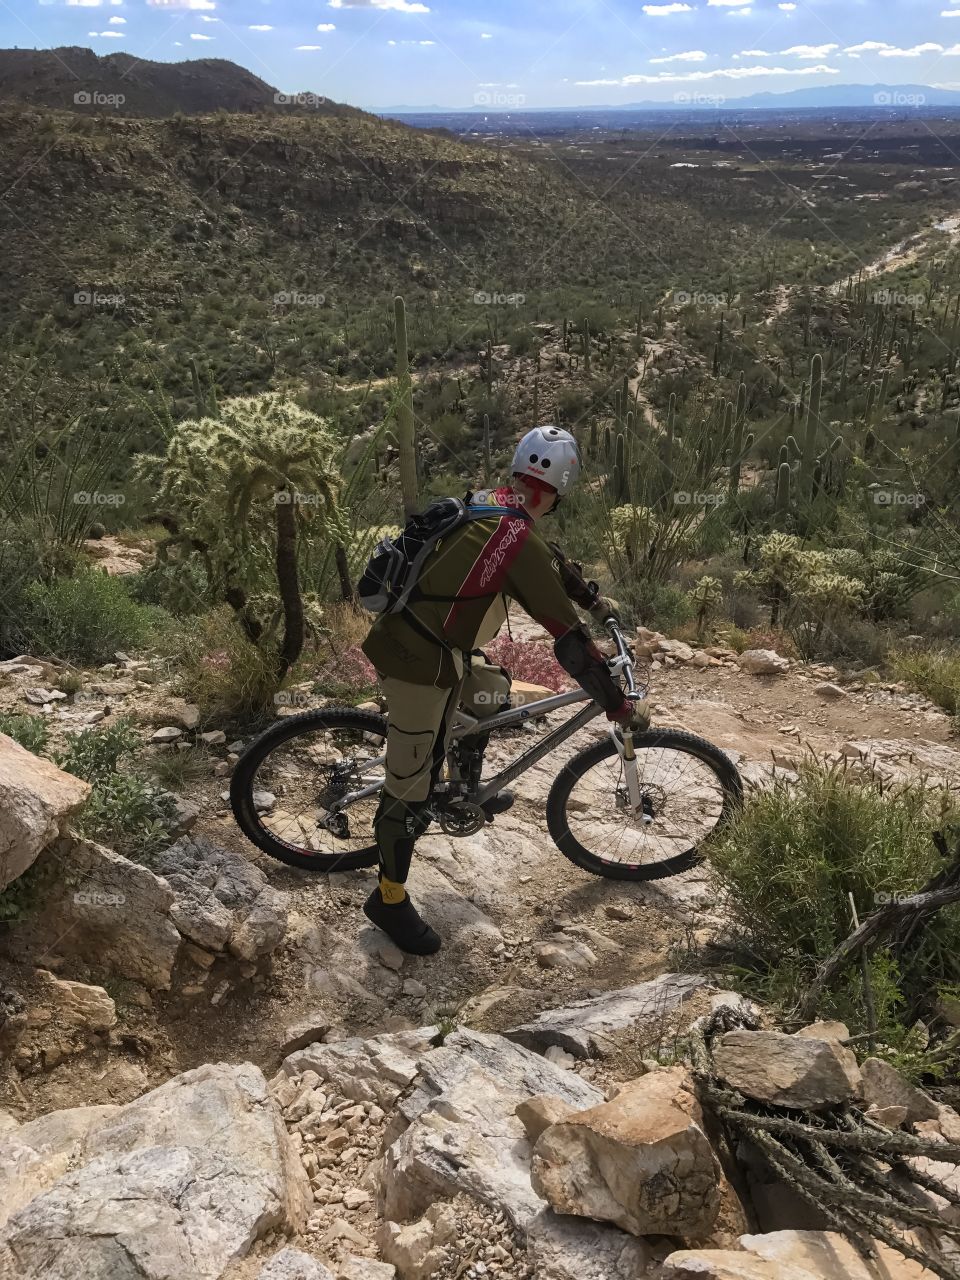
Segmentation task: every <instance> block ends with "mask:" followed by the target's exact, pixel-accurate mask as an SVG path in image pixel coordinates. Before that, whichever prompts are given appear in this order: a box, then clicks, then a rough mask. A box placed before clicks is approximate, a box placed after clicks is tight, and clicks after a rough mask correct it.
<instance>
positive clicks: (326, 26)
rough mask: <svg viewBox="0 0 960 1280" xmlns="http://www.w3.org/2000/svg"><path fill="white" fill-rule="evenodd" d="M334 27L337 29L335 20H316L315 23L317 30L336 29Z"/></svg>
mask: <svg viewBox="0 0 960 1280" xmlns="http://www.w3.org/2000/svg"><path fill="white" fill-rule="evenodd" d="M336 29H337V24H336V23H335V22H318V23H317V30H318V31H336Z"/></svg>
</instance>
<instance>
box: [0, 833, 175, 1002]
mask: <svg viewBox="0 0 960 1280" xmlns="http://www.w3.org/2000/svg"><path fill="white" fill-rule="evenodd" d="M36 866H37V874H38V875H40V874H42V875H43V894H42V895H40V896H39V898H38V901H37V903H36V906H35V909H34V910H32V911H31V912H30V913H29V915H28V916H25V917H24V918H23V919H22V920H18V921H16V922H15V923H14V924H13V925H12V926H11V927H10V929H9V930H8V931H7V932H6V933H4V934H2V935H0V949H2V950H3V951H5V952H6V954H8V955H11V956H14V957H16V958H18V959H21V960H22V959H23V957H25V956H29V955H30V954H31V953H32V954H34V955H37V956H41V955H48V956H51V955H71V956H77V957H79V958H80V959H82V960H85V961H87V963H89V964H90V966H91V967H92V968H93V969H94V970H95V971H96V972H97V973H106V974H114V975H116V976H117V977H121V978H130V979H131V980H132V981H134V982H139V983H141V984H142V985H143V986H145V987H149V988H150V989H152V990H158V989H159V990H165V989H167V988H168V987H169V986H170V982H171V975H172V972H173V966H174V964H175V962H176V959H177V952H178V950H179V947H180V934H179V932H178V931H177V928H176V926H175V925H174V923H173V921H172V920H171V918H170V908H171V906H172V904H173V901H174V894H173V891H172V890H171V888H170V886H169V885H168V884H167V882H166V881H165V880H163V879H161V877H160V876H158V875H156V874H155V873H154V872H153V871H152V870H150V868H149V867H143V866H140V865H139V863H136V862H130V861H129V860H128V859H127V858H124V857H122V856H121V855H120V854H119V853H114V852H113V850H111V849H106V848H104V847H103V846H102V845H98V844H95V843H93V841H90V840H78V839H75V838H72V837H70V836H69V835H68V836H63V837H61V838H60V839H58V840H56V841H54V843H53V844H52V845H51V846H50V847H49V849H47V850H45V851H44V853H43V854H42V855H41V857H40V858H39V859H38V860H37V864H36Z"/></svg>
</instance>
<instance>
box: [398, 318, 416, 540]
mask: <svg viewBox="0 0 960 1280" xmlns="http://www.w3.org/2000/svg"><path fill="white" fill-rule="evenodd" d="M393 316H394V323H395V325H396V336H397V448H398V450H399V453H400V493H401V495H402V497H403V514H404V516H406V517H408V518H409V517H410V516H412V515H413V513H414V512H415V511H416V509H417V506H418V505H419V504H418V501H417V444H416V432H415V428H414V421H413V380H412V378H411V377H410V358H409V353H408V348H407V308H406V305H405V304H404V301H403V298H402V297H400V296H399V295H398V296H397V297H396V298H394V300H393Z"/></svg>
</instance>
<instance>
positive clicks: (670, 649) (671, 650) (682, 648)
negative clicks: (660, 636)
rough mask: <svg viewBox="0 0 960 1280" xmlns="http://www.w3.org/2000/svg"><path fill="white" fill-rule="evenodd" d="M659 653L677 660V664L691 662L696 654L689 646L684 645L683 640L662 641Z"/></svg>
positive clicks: (658, 648)
mask: <svg viewBox="0 0 960 1280" xmlns="http://www.w3.org/2000/svg"><path fill="white" fill-rule="evenodd" d="M657 651H658V652H659V653H665V654H667V655H668V656H669V657H671V658H675V659H676V661H677V662H689V661H690V659H691V658H692V657H693V654H694V651H693V649H691V648H690V646H689V645H688V644H684V643H683V641H682V640H661V641H660V643H659V645H658V646H657Z"/></svg>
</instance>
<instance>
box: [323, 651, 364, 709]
mask: <svg viewBox="0 0 960 1280" xmlns="http://www.w3.org/2000/svg"><path fill="white" fill-rule="evenodd" d="M314 688H315V690H316V692H317V693H320V694H324V695H325V696H326V697H328V698H337V699H338V700H340V701H342V702H364V701H366V699H368V698H370V697H372V696H373V694H374V693H375V692H376V688H377V673H376V671H375V670H374V668H373V664H372V663H371V662H370V660H369V659H368V658H367V657H366V655H365V654H364V653H363V651H362V649H360V647H359V645H351V646H350V647H349V648H348V649H345V650H343V651H342V652H341V653H338V654H337V655H336V656H335V657H333V658H330V659H329V660H328V661H327V662H325V663H324V664H323V666H322V667H321V668H320V669H319V671H318V672H317V675H316V683H315V685H314Z"/></svg>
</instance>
